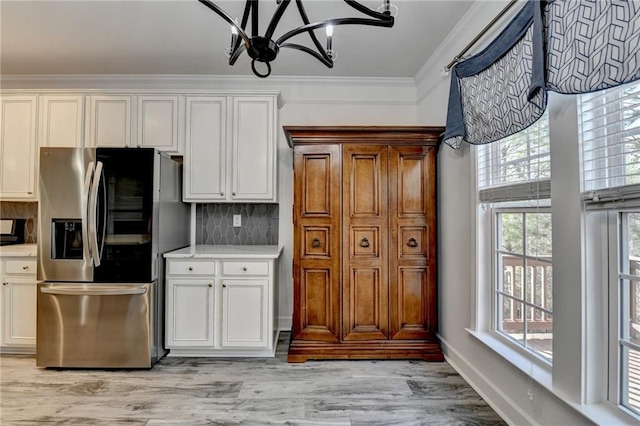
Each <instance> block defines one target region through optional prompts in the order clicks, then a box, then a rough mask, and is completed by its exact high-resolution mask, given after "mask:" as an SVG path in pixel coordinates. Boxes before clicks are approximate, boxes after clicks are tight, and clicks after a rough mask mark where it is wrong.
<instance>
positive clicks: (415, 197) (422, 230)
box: [389, 146, 437, 340]
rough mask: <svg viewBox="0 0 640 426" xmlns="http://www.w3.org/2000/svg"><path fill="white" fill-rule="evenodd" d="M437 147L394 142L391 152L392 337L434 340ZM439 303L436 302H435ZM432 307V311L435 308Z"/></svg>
mask: <svg viewBox="0 0 640 426" xmlns="http://www.w3.org/2000/svg"><path fill="white" fill-rule="evenodd" d="M434 191H435V150H434V149H433V148H432V147H420V146H418V147H414V146H394V147H390V154H389V198H390V203H389V227H390V229H391V232H390V234H391V238H390V254H389V258H390V262H389V282H390V289H389V294H390V305H391V308H390V323H389V329H390V336H391V339H394V340H395V339H409V340H412V339H428V338H433V337H434V333H435V330H432V327H433V326H432V324H435V321H436V319H435V310H434V309H428V307H429V306H430V305H429V304H428V303H429V302H428V301H429V300H430V299H429V298H430V297H431V295H432V294H435V290H436V286H437V282H436V276H435V262H432V258H433V260H435V257H434V256H435V243H436V236H435V226H432V224H435V198H429V197H431V196H434V197H435V192H434ZM433 303H435V300H434V301H433ZM432 311H433V312H432Z"/></svg>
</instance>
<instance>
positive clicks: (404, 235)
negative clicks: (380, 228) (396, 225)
mask: <svg viewBox="0 0 640 426" xmlns="http://www.w3.org/2000/svg"><path fill="white" fill-rule="evenodd" d="M427 229H428V227H427V226H426V225H425V226H400V229H399V231H398V235H399V238H398V253H399V258H400V259H401V260H403V259H406V260H413V259H416V258H417V259H428V257H429V253H428V250H427V248H428V247H429V234H428V232H427Z"/></svg>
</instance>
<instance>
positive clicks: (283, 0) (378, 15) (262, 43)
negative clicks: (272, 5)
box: [199, 0, 398, 78]
mask: <svg viewBox="0 0 640 426" xmlns="http://www.w3.org/2000/svg"><path fill="white" fill-rule="evenodd" d="M199 1H200V3H202V4H204V5H205V6H207V7H208V8H209V9H211V10H213V11H214V12H215V13H217V14H218V15H220V16H221V17H222V19H224V20H225V21H227V22H228V23H229V24H230V25H231V45H230V47H229V48H228V49H227V50H226V53H227V56H228V58H229V65H233V64H235V62H236V60H237V59H238V57H239V56H240V55H241V54H242V52H244V51H246V52H247V54H248V55H249V57H250V58H251V70H252V71H253V73H254V74H255V75H257V76H258V77H261V78H265V77H268V76H269V74H271V62H272V61H273V60H275V59H276V57H277V56H278V52H279V51H280V49H282V48H289V49H296V50H300V51H302V52H305V53H308V54H309V55H311V56H313V57H314V58H316V59H317V60H319V61H320V62H322V63H323V64H325V65H326V66H327V67H328V68H332V67H333V63H334V61H335V60H336V57H337V55H336V52H335V51H334V50H333V49H332V42H333V40H332V39H333V27H334V26H336V25H371V26H377V27H393V23H394V15H395V14H396V13H397V10H398V8H397V7H396V6H394V5H392V4H391V3H390V0H383V2H382V5H381V6H380V7H379V8H378V9H377V10H372V9H370V8H368V7H366V6H363V5H362V4H360V3H359V2H357V1H354V0H344V2H345V3H346V4H348V5H349V6H351V7H352V8H353V9H355V10H357V11H358V12H361V13H362V14H364V15H367V16H368V17H367V18H365V17H354V18H335V19H325V20H322V21H317V22H313V23H311V22H310V21H309V18H308V17H307V13H306V12H305V9H304V6H303V4H302V0H295V3H296V6H297V7H298V12H299V13H300V17H301V18H302V22H303V25H301V26H299V27H297V28H294V29H292V30H290V31H287V32H286V33H284V34H283V35H282V36H281V37H280V38H278V39H277V40H273V34H274V32H275V30H276V27H277V26H278V23H279V22H280V18H282V15H283V14H284V12H285V10H286V9H287V6H289V3H291V0H275V1H276V4H277V6H276V10H275V12H274V13H273V16H272V17H271V21H270V22H269V26H268V27H267V31H266V32H265V33H264V35H262V36H261V35H259V29H258V5H259V3H260V1H259V0H246V3H245V6H244V13H243V15H242V21H241V22H240V23H238V21H237V20H236V19H233V18H232V17H231V16H230V15H229V14H228V13H227V12H225V11H224V10H223V9H222V8H220V7H219V6H217V5H216V4H215V3H213V2H212V1H210V0H199ZM392 11H393V13H392ZM249 18H251V31H250V33H248V32H247V24H248V22H249ZM321 28H324V29H325V33H326V45H325V46H323V45H322V44H321V43H320V41H319V40H318V37H317V36H316V33H315V30H318V29H321ZM303 33H308V34H309V36H310V37H311V41H312V42H313V45H314V46H315V48H316V50H314V49H312V48H310V47H308V46H304V45H301V44H296V43H290V42H287V41H288V40H289V39H291V38H292V37H294V36H297V35H299V34H303ZM256 62H258V63H263V64H265V66H266V70H265V66H261V67H260V68H261V69H260V70H258V69H257V68H256Z"/></svg>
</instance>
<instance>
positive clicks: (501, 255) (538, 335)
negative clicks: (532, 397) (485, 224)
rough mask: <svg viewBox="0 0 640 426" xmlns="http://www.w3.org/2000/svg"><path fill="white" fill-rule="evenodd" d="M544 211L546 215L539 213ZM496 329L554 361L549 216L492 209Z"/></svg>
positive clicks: (534, 211) (538, 211) (532, 212)
mask: <svg viewBox="0 0 640 426" xmlns="http://www.w3.org/2000/svg"><path fill="white" fill-rule="evenodd" d="M543 211H544V212H543ZM496 222H497V226H496V229H497V236H496V241H497V242H498V244H497V248H496V257H497V265H498V267H497V271H496V274H500V276H498V277H497V278H498V279H497V281H496V306H497V309H496V311H497V312H496V314H497V318H496V329H497V330H498V331H499V332H501V333H503V334H505V335H506V336H509V337H510V338H511V339H513V340H515V341H516V342H518V343H519V344H521V345H522V346H524V347H526V348H528V349H530V350H532V351H534V352H535V353H536V354H538V355H540V356H542V357H544V358H545V359H547V360H549V361H550V360H551V359H552V353H553V352H552V343H553V342H552V337H553V311H552V309H553V306H552V304H553V293H552V288H553V287H552V282H553V281H552V261H551V213H550V212H547V210H542V209H537V210H536V209H534V210H533V211H516V212H506V211H505V212H503V211H501V210H499V209H498V210H496Z"/></svg>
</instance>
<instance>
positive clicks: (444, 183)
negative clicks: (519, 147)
mask: <svg viewBox="0 0 640 426" xmlns="http://www.w3.org/2000/svg"><path fill="white" fill-rule="evenodd" d="M506 3H507V2H506V1H483V2H478V3H476V4H475V5H474V6H473V7H472V8H471V9H470V10H469V12H468V13H467V15H465V17H464V18H463V19H462V20H461V21H460V23H459V24H458V26H457V27H456V28H455V29H454V30H453V31H452V32H451V34H450V35H449V37H448V38H447V39H446V40H445V42H444V43H443V44H442V45H441V46H440V48H439V50H438V52H436V54H435V55H434V56H433V57H431V58H430V59H429V60H428V61H427V63H426V64H425V66H424V67H423V69H422V70H421V71H420V73H419V74H418V76H417V80H418V81H417V84H418V87H417V94H418V102H419V104H418V122H419V124H432V125H433V124H435V125H444V124H445V122H446V106H447V100H448V92H449V81H450V80H449V79H450V77H449V76H446V77H445V76H443V75H442V69H443V68H444V66H445V65H446V64H448V63H449V62H450V61H451V59H452V58H453V57H454V56H455V55H456V54H457V53H458V52H459V51H460V50H461V49H462V48H463V47H464V46H465V45H466V44H467V43H468V42H469V41H470V40H471V39H473V37H475V35H477V34H478V33H479V32H480V31H481V30H482V28H483V27H484V26H485V25H486V24H487V23H488V22H489V21H490V20H491V19H492V18H493V17H494V16H496V15H497V13H498V12H499V11H500V10H501V9H502V8H503V7H504V6H505V4H506ZM516 9H517V7H516ZM508 20H509V18H508V17H507V18H505V20H503V22H507V21H508ZM497 31H498V29H497V28H496V29H494V30H493V33H491V34H489V33H487V35H486V37H485V38H484V39H483V40H482V41H481V43H480V44H479V45H478V46H477V47H476V48H474V50H472V51H471V52H470V53H471V54H473V53H476V52H477V51H479V49H480V48H481V47H482V43H486V42H487V41H489V40H491V39H492V38H493V36H495V34H496V32H497ZM473 156H474V148H470V147H469V146H464V147H463V149H461V150H459V151H456V150H453V149H451V148H450V147H448V146H442V147H441V149H440V152H439V155H438V224H439V227H438V232H439V235H438V244H439V245H438V249H439V257H438V262H439V271H440V272H439V287H438V291H439V334H440V336H441V340H442V343H443V350H444V352H445V356H446V357H447V360H448V361H449V362H450V363H451V364H452V365H453V366H454V367H455V368H456V370H458V371H459V372H460V374H461V375H462V376H463V377H465V379H467V381H469V382H470V383H471V384H472V386H473V387H474V388H475V389H476V390H477V391H478V392H479V393H480V394H481V395H482V396H483V397H484V398H485V400H487V402H489V403H490V404H491V405H492V406H493V408H494V409H495V410H496V411H497V412H498V413H499V414H500V415H501V416H502V417H503V418H504V419H505V420H506V421H508V422H509V423H510V424H541V425H575V424H588V423H590V422H589V421H587V420H586V418H585V417H583V416H581V415H580V414H579V413H578V411H576V410H574V409H572V408H570V404H566V403H564V402H563V401H562V400H561V399H560V398H558V397H557V396H556V395H555V394H554V393H553V392H550V391H549V390H548V387H547V386H545V387H542V386H539V385H538V384H537V383H536V382H535V381H533V380H531V379H530V378H529V377H528V374H526V373H525V372H523V371H522V370H521V369H518V368H516V367H514V365H513V364H512V363H511V362H507V361H505V359H504V358H503V357H502V356H500V355H498V353H496V352H495V351H493V350H492V349H489V348H488V346H487V345H485V344H484V343H482V342H481V341H480V340H479V339H477V338H476V337H474V335H473V334H472V333H470V331H469V329H474V328H475V327H476V326H477V325H478V323H479V312H477V309H476V304H475V299H476V285H477V277H476V271H477V270H479V269H482V267H483V265H476V260H475V259H476V232H477V231H478V230H477V229H476V224H475V220H476V218H475V211H476V209H477V204H476V194H475V183H474V182H475V178H474V176H473V173H474V165H473ZM477 266H481V268H478V269H477ZM480 296H482V297H486V296H484V295H480ZM554 373H555V371H554ZM573 373H575V370H574V371H573ZM568 399H571V398H568Z"/></svg>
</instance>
